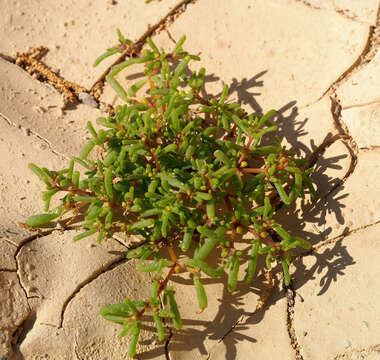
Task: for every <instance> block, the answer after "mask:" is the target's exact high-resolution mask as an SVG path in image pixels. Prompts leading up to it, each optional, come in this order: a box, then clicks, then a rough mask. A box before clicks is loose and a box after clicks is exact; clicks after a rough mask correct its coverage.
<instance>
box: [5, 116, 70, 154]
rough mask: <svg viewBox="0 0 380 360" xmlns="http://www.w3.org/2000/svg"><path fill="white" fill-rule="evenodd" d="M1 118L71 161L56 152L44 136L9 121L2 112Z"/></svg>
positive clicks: (56, 152)
mask: <svg viewBox="0 0 380 360" xmlns="http://www.w3.org/2000/svg"><path fill="white" fill-rule="evenodd" d="M0 117H1V118H2V119H3V120H4V121H5V122H6V123H8V125H9V126H13V127H14V128H16V129H22V130H24V131H25V132H29V133H30V135H33V136H35V137H36V138H38V139H39V140H41V141H42V142H44V143H45V144H46V145H47V146H48V148H49V150H50V151H51V152H52V153H53V154H54V155H57V156H61V157H63V158H65V159H69V157H67V156H66V155H64V154H61V153H59V152H58V151H56V150H54V149H53V146H52V145H51V143H50V141H49V140H47V139H45V138H44V137H42V136H41V135H39V134H38V133H36V132H34V131H33V130H31V129H26V128H24V127H23V126H21V125H16V124H15V123H13V122H12V121H11V120H10V119H8V117H6V116H5V115H4V114H2V113H1V112H0Z"/></svg>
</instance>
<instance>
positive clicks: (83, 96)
mask: <svg viewBox="0 0 380 360" xmlns="http://www.w3.org/2000/svg"><path fill="white" fill-rule="evenodd" d="M78 98H79V100H80V101H82V103H83V104H86V105H89V106H92V107H93V108H97V107H98V103H97V102H96V100H95V99H94V97H93V96H91V95H90V94H89V93H86V92H81V93H80V94H79V96H78Z"/></svg>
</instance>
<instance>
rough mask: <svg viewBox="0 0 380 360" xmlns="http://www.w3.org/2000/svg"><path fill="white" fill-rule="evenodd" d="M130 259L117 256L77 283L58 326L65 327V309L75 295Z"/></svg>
mask: <svg viewBox="0 0 380 360" xmlns="http://www.w3.org/2000/svg"><path fill="white" fill-rule="evenodd" d="M127 261H128V259H126V258H125V256H117V257H116V258H115V259H114V260H113V261H111V262H110V263H109V264H107V265H105V266H103V267H101V268H100V269H98V270H96V271H95V272H94V273H93V274H92V275H91V276H90V277H88V278H87V279H86V280H84V281H82V282H81V283H79V284H78V285H77V287H76V288H75V289H74V291H73V292H72V293H71V294H70V295H69V296H68V298H67V299H66V300H65V302H64V303H63V305H62V310H61V318H60V322H59V326H58V328H62V327H63V322H64V318H65V311H66V309H67V306H68V305H69V304H70V302H71V301H72V300H73V299H74V298H75V296H76V295H77V294H78V293H79V292H80V291H81V290H82V289H83V288H84V287H85V286H87V285H88V284H90V283H91V282H92V281H94V280H95V279H97V278H98V277H99V276H100V275H102V274H104V273H106V272H108V271H110V270H112V269H114V268H115V267H117V266H119V265H121V264H124V263H125V262H127Z"/></svg>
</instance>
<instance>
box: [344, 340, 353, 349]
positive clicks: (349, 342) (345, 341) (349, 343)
mask: <svg viewBox="0 0 380 360" xmlns="http://www.w3.org/2000/svg"><path fill="white" fill-rule="evenodd" d="M350 346H351V341H350V340H347V339H346V340H344V347H345V348H346V349H347V348H349V347H350Z"/></svg>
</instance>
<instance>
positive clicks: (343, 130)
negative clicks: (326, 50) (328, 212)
mask: <svg viewBox="0 0 380 360" xmlns="http://www.w3.org/2000/svg"><path fill="white" fill-rule="evenodd" d="M330 100H331V114H332V117H333V119H334V125H335V128H336V129H337V131H338V133H339V134H340V135H341V141H342V142H343V144H344V145H345V146H346V148H347V150H348V152H349V153H350V158H351V159H350V166H349V167H348V169H347V171H346V173H345V174H344V176H343V178H341V179H340V181H338V182H337V183H336V184H335V185H334V186H333V187H332V188H331V189H330V190H329V191H328V192H327V194H325V195H324V196H323V198H326V197H327V196H329V195H330V194H331V193H332V192H333V191H334V190H335V189H337V188H338V187H339V186H341V185H342V184H343V183H344V182H345V181H346V180H347V179H348V178H349V177H350V176H351V175H352V174H353V173H354V171H355V168H356V165H357V163H358V153H359V147H358V145H357V144H356V142H355V140H354V138H353V137H352V136H351V134H350V132H349V130H348V127H347V125H346V124H345V123H344V121H343V120H342V107H341V105H340V101H339V99H338V96H337V95H336V93H334V94H332V95H331V96H330Z"/></svg>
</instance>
